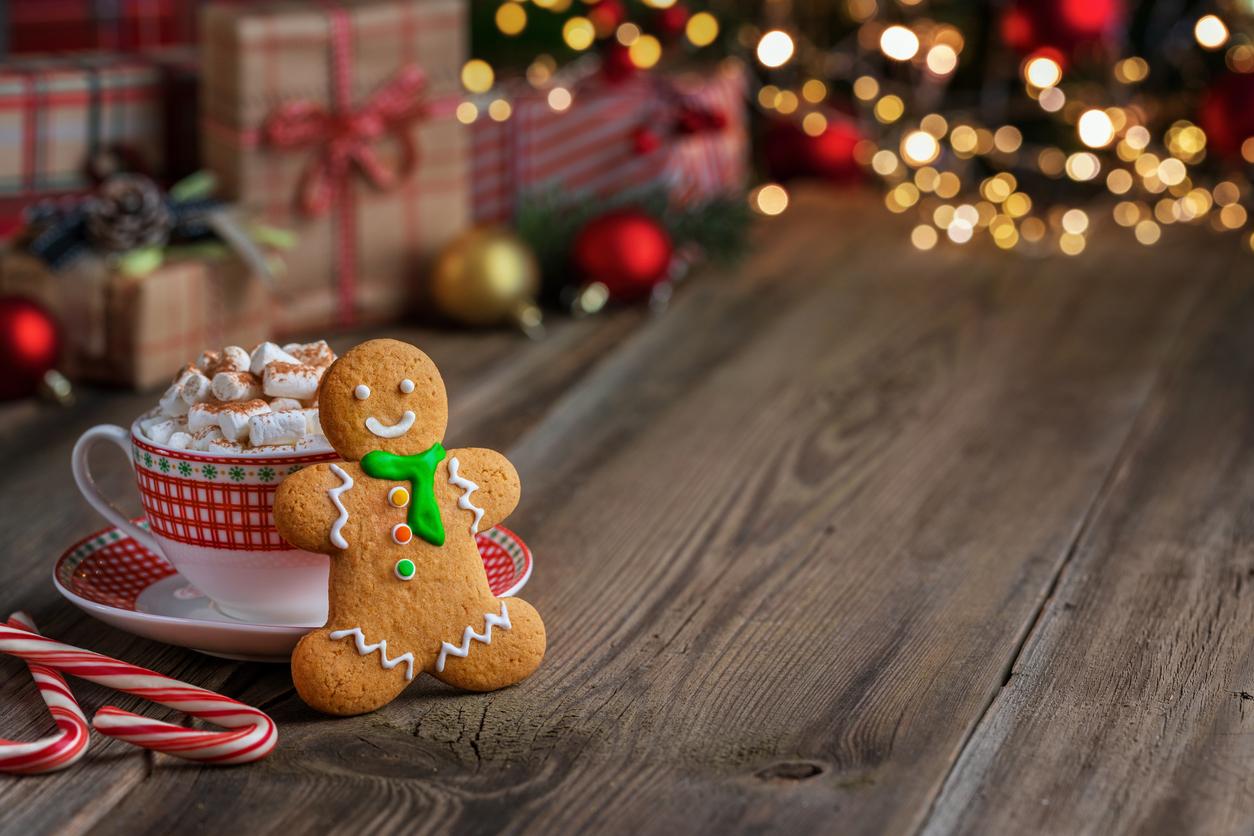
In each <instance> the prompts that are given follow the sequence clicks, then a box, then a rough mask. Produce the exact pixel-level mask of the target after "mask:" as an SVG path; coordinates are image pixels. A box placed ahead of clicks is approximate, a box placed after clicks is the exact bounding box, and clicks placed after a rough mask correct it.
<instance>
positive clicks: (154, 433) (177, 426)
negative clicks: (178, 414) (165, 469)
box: [141, 418, 187, 444]
mask: <svg viewBox="0 0 1254 836" xmlns="http://www.w3.org/2000/svg"><path fill="white" fill-rule="evenodd" d="M186 426H187V425H186V423H185V422H184V421H183V420H182V419H181V418H167V419H165V420H164V421H159V422H157V423H154V424H150V425H149V426H148V427H146V428H143V427H142V426H141V428H142V429H143V430H144V435H146V436H148V440H149V441H151V442H152V443H153V444H165V443H166V442H167V441H169V440H170V436H172V435H174V433H176V432H179V431H180V430H182V429H183V428H184V427H186Z"/></svg>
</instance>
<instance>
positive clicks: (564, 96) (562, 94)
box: [548, 87, 573, 113]
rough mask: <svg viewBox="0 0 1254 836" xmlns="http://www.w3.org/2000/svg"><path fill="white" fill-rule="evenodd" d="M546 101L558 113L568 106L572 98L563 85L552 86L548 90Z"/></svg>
mask: <svg viewBox="0 0 1254 836" xmlns="http://www.w3.org/2000/svg"><path fill="white" fill-rule="evenodd" d="M548 101H549V107H551V108H553V109H554V110H556V111H558V112H559V113H560V112H561V111H563V110H567V109H568V108H569V107H570V105H571V102H572V101H573V98H572V97H571V95H570V91H569V90H567V89H566V88H565V87H554V88H553V89H552V90H550V91H549V96H548Z"/></svg>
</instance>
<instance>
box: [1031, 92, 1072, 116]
mask: <svg viewBox="0 0 1254 836" xmlns="http://www.w3.org/2000/svg"><path fill="white" fill-rule="evenodd" d="M1036 103H1037V104H1039V105H1040V106H1041V110H1043V111H1045V112H1046V113H1057V112H1058V111H1060V110H1062V106H1063V105H1065V104H1066V103H1067V94H1066V93H1064V92H1062V91H1061V90H1059V89H1058V88H1057V87H1050V88H1049V89H1047V90H1042V91H1041V97H1040V98H1039V99H1037V100H1036Z"/></svg>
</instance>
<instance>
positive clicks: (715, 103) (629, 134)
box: [473, 64, 748, 223]
mask: <svg viewBox="0 0 1254 836" xmlns="http://www.w3.org/2000/svg"><path fill="white" fill-rule="evenodd" d="M744 89H745V77H744V71H743V68H741V67H740V66H738V65H731V64H729V65H725V66H722V67H719V68H718V69H717V70H715V71H713V72H710V73H703V74H699V73H686V74H681V75H677V76H668V77H666V78H665V80H664V82H663V83H659V81H658V79H657V78H656V77H653V76H638V77H636V78H632V79H629V80H627V81H623V82H619V83H610V82H607V81H605V80H603V79H601V78H600V77H592V78H589V79H587V80H586V81H584V82H583V83H581V84H579V85H577V86H576V89H575V91H574V93H573V97H574V101H573V103H572V104H571V106H570V107H569V108H568V109H566V110H562V111H558V110H555V109H554V108H553V107H551V106H550V105H549V102H548V94H547V92H546V91H536V90H530V89H528V88H526V86H525V85H523V84H521V83H519V84H515V85H508V86H507V87H506V90H507V96H509V94H510V93H512V94H513V95H512V97H510V98H511V102H512V106H513V112H512V115H511V116H510V118H509V119H507V120H505V121H502V122H497V121H494V120H492V119H489V118H487V117H481V118H480V119H479V120H478V121H477V122H476V123H475V125H474V133H473V136H474V153H473V177H474V208H475V220H476V221H479V222H492V223H498V222H505V221H508V220H509V219H510V218H512V217H513V216H514V214H515V212H517V210H518V208H519V206H520V204H521V203H522V202H524V201H525V200H527V199H528V197H529V196H531V195H547V194H550V193H555V192H560V193H561V194H562V195H565V196H570V197H571V198H572V199H579V198H580V197H609V196H613V195H615V194H619V193H622V192H624V191H628V190H638V189H640V188H642V187H647V186H652V185H657V184H664V185H666V187H667V188H668V189H670V191H671V194H672V196H673V197H674V198H675V199H676V200H678V201H681V202H682V201H690V200H695V199H699V198H702V197H709V196H712V195H716V194H720V193H723V192H729V191H734V190H736V189H739V188H741V187H742V186H743V184H744V180H745V173H746V163H747V158H748V130H747V125H746V112H745V106H744ZM685 105H686V106H690V107H694V108H698V109H701V110H705V111H709V112H713V113H719V114H721V115H722V116H723V117H724V122H723V124H722V125H721V127H719V128H718V129H713V130H710V131H703V132H700V133H694V134H687V135H685V134H672V135H668V136H663V137H661V143H660V145H659V147H658V148H656V149H654V150H651V151H642V150H640V148H639V147H638V145H637V141H636V136H637V133H638V132H639V131H640V130H645V129H658V128H661V129H662V130H663V131H665V130H667V127H668V126H669V123H670V121H671V120H672V119H673V116H674V114H675V111H676V109H677V108H678V107H681V106H685Z"/></svg>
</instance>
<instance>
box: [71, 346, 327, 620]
mask: <svg viewBox="0 0 1254 836" xmlns="http://www.w3.org/2000/svg"><path fill="white" fill-rule="evenodd" d="M334 360H335V355H334V353H332V351H331V349H330V347H329V346H328V345H327V344H326V343H325V342H323V341H318V342H313V343H304V344H300V343H293V344H289V345H284V346H282V347H280V346H278V345H276V344H274V343H262V344H261V345H259V346H257V347H255V348H254V349H253V350H252V351H247V350H245V349H244V348H242V347H240V346H227V347H226V348H224V349H222V350H221V351H206V352H205V353H204V354H202V355H201V357H200V358H199V360H197V361H196V362H195V363H193V364H189V365H188V366H186V367H184V368H183V369H181V370H180V371H179V373H178V375H177V376H176V378H175V380H174V381H173V382H172V383H171V385H170V387H169V388H168V389H167V390H166V391H165V393H164V394H163V395H162V396H161V398H160V401H159V403H158V405H157V406H156V407H154V408H153V409H152V410H150V411H149V412H148V413H145V414H144V415H142V416H140V417H139V418H137V419H136V420H135V421H134V422H133V423H132V424H131V426H130V427H129V428H123V427H119V426H116V425H111V424H106V425H100V426H96V427H92V428H91V429H89V430H88V431H87V432H85V433H83V435H82V437H80V438H79V440H78V443H77V444H75V446H74V452H73V456H72V466H73V470H74V479H75V481H76V482H77V483H78V487H79V490H80V491H82V493H83V496H84V497H85V498H86V499H87V501H88V502H89V503H90V504H91V505H92V507H93V508H95V509H96V510H97V511H99V512H100V513H101V514H102V515H103V516H104V517H105V518H106V519H107V520H109V522H111V523H113V524H114V525H115V526H117V527H118V528H119V529H120V530H122V531H123V532H124V533H126V534H127V535H129V536H130V537H132V538H134V539H135V540H136V541H137V542H138V543H140V544H141V545H143V546H144V547H146V548H148V549H150V550H152V551H154V552H156V553H157V554H160V555H162V556H164V557H165V558H166V559H167V560H168V561H169V562H170V563H171V564H172V565H173V566H174V568H175V569H177V570H178V571H179V573H180V574H182V575H183V576H184V577H185V578H187V580H188V581H189V582H191V583H192V584H193V585H194V586H196V588H198V589H199V590H200V591H201V592H203V593H204V594H205V595H207V596H208V597H209V598H210V599H212V600H213V601H214V603H215V604H216V605H217V606H218V608H219V609H221V610H222V611H223V612H224V613H226V614H227V615H230V616H232V617H235V618H239V619H242V620H246V621H249V622H251V623H260V624H309V625H318V624H321V623H323V621H325V619H326V608H327V573H328V566H329V564H328V559H327V557H326V556H325V555H318V554H312V553H309V552H305V551H301V550H299V549H294V548H292V547H291V545H290V544H288V543H287V542H286V541H284V540H283V538H282V537H280V536H279V533H278V531H276V530H275V527H274V517H273V514H272V511H271V507H272V505H273V502H274V494H275V491H276V490H277V488H278V486H279V484H280V483H281V482H282V481H283V480H284V479H285V478H286V477H287V476H289V475H291V474H292V473H295V472H296V471H297V470H300V469H301V468H302V467H306V466H308V465H310V464H314V463H316V462H321V461H334V460H335V459H336V458H337V456H336V454H335V452H334V451H333V450H332V449H331V446H330V445H329V444H328V443H327V441H326V438H325V437H324V436H323V435H322V429H321V427H320V426H319V424H318V383H319V382H320V381H321V379H322V374H323V372H324V371H326V369H327V367H328V366H330V365H331V363H332V362H333V361H334ZM101 442H109V443H112V444H114V445H116V446H118V447H120V448H121V449H122V450H123V451H124V452H125V453H126V454H127V456H128V458H129V459H130V462H131V465H132V467H133V468H134V470H135V476H136V483H137V485H138V487H139V496H140V502H141V504H142V505H143V508H144V512H145V517H146V519H145V521H144V522H145V525H139V524H137V523H136V522H135V521H132V520H131V519H129V518H128V517H127V515H126V514H124V513H122V512H121V511H119V510H118V509H117V507H116V506H114V505H113V503H112V502H111V501H110V500H109V499H108V498H107V497H106V496H104V494H103V493H102V492H101V491H100V489H99V487H98V486H97V485H96V483H95V480H94V479H93V478H92V476H91V471H90V469H89V466H88V454H89V452H90V450H91V449H92V448H93V447H95V446H96V445H97V444H99V443H101Z"/></svg>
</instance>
